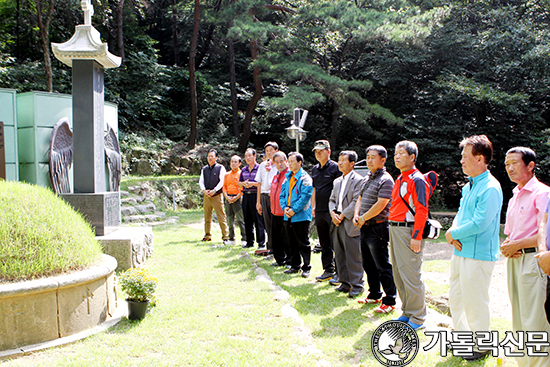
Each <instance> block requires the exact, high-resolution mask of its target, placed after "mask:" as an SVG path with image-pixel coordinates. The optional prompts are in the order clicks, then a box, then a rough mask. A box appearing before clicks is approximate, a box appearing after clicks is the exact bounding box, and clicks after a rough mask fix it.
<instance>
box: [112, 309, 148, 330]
mask: <svg viewBox="0 0 550 367" xmlns="http://www.w3.org/2000/svg"><path fill="white" fill-rule="evenodd" d="M124 303H126V302H124ZM122 307H125V306H122ZM147 313H149V311H147ZM140 323H141V320H128V318H126V317H123V318H122V319H121V320H120V321H119V322H118V323H117V324H116V325H115V326H113V327H111V328H109V330H107V331H106V332H105V333H106V334H125V333H127V332H128V331H130V330H132V329H133V328H135V327H137V326H139V324H140Z"/></svg>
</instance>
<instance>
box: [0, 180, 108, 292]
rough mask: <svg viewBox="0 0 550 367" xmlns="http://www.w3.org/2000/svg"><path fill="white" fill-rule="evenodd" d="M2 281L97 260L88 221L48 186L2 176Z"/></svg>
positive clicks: (0, 231) (73, 267) (0, 202)
mask: <svg viewBox="0 0 550 367" xmlns="http://www.w3.org/2000/svg"><path fill="white" fill-rule="evenodd" d="M0 212H1V213H2V219H1V220H0V281H3V282H6V281H18V280H28V279H33V278H38V277H42V276H49V275H54V274H59V273H62V272H65V271H69V270H75V269H80V268H83V267H86V266H89V265H91V264H93V263H94V262H96V261H98V260H99V258H100V254H101V247H100V245H99V244H98V243H97V241H96V240H95V238H94V233H93V231H92V229H91V227H90V225H89V224H88V223H87V222H86V221H85V220H84V218H83V217H82V216H81V215H80V214H78V213H77V212H76V211H74V210H73V209H72V208H71V207H70V206H69V205H68V204H67V203H66V202H65V201H63V200H62V199H60V198H59V197H57V196H56V195H55V194H54V193H53V192H52V191H51V190H49V189H46V188H42V187H38V186H34V185H29V184H24V183H18V182H6V181H0Z"/></svg>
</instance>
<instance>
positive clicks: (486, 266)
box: [449, 255, 495, 340]
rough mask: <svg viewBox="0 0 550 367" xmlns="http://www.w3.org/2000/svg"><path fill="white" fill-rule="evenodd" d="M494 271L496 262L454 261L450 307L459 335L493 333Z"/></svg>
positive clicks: (465, 259) (458, 257) (452, 258)
mask: <svg viewBox="0 0 550 367" xmlns="http://www.w3.org/2000/svg"><path fill="white" fill-rule="evenodd" d="M494 268H495V261H482V260H475V259H468V258H465V257H461V256H455V255H453V256H452V257H451V280H450V289H449V304H450V308H451V315H452V318H453V324H454V329H455V331H472V332H474V333H475V332H476V331H489V330H490V329H489V327H490V323H491V311H490V309H489V284H490V283H491V277H492V275H493V269H494ZM474 340H475V334H474Z"/></svg>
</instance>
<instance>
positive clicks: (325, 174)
mask: <svg viewBox="0 0 550 367" xmlns="http://www.w3.org/2000/svg"><path fill="white" fill-rule="evenodd" d="M313 151H314V152H315V158H316V159H317V161H318V162H319V163H318V164H316V165H315V166H313V170H312V171H311V176H312V178H313V197H312V202H313V216H314V217H315V226H316V227H317V235H318V236H319V244H320V245H321V262H322V264H323V270H324V272H323V274H322V275H320V276H318V277H316V278H315V279H317V281H320V282H322V281H324V280H330V281H331V282H332V283H331V284H334V285H335V284H337V283H338V282H337V278H338V277H337V275H336V271H335V270H336V269H335V263H334V247H333V245H332V236H331V235H330V225H331V223H332V218H331V217H330V212H329V210H328V202H329V200H330V194H331V193H332V189H333V186H334V180H336V179H337V178H338V177H340V176H342V172H340V170H339V169H338V164H337V163H336V162H334V161H333V160H331V159H330V153H331V152H330V143H329V142H328V141H327V140H317V141H316V142H315V145H314V146H313Z"/></svg>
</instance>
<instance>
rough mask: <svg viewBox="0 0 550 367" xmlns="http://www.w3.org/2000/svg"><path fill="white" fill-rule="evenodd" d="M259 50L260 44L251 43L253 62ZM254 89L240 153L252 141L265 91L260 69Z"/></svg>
mask: <svg viewBox="0 0 550 367" xmlns="http://www.w3.org/2000/svg"><path fill="white" fill-rule="evenodd" d="M259 50H260V46H259V45H258V42H257V41H250V52H251V54H252V60H254V61H255V60H256V59H257V58H258V54H259ZM254 87H255V88H254V95H252V98H251V99H250V102H248V107H247V108H246V115H245V117H244V124H243V134H242V136H241V141H240V142H239V151H240V152H243V153H244V151H245V150H246V148H247V146H248V141H249V140H250V134H251V132H252V117H253V116H254V110H255V109H256V105H257V104H258V101H259V100H260V98H261V97H262V93H263V91H264V87H263V85H262V78H261V76H260V69H259V68H258V67H255V68H254Z"/></svg>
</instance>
